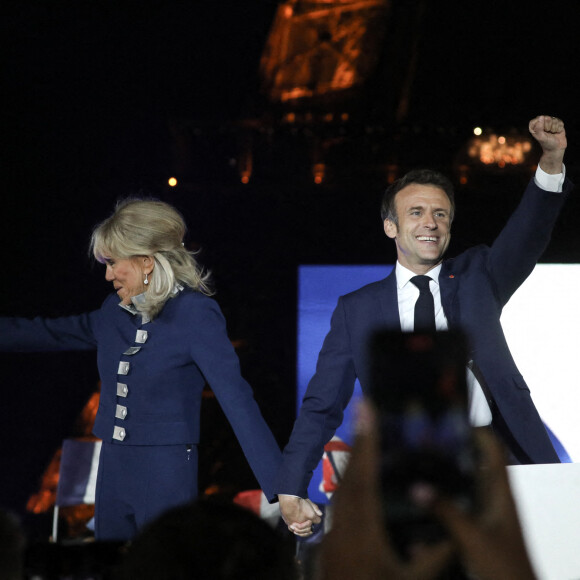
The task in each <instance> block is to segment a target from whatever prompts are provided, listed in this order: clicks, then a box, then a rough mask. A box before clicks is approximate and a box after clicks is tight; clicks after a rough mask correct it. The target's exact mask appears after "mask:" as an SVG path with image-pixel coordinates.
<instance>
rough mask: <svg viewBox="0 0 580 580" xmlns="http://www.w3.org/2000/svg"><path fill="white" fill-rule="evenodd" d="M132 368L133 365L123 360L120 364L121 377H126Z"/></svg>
mask: <svg viewBox="0 0 580 580" xmlns="http://www.w3.org/2000/svg"><path fill="white" fill-rule="evenodd" d="M130 367H131V364H130V363H128V362H126V361H124V360H122V361H121V362H120V363H119V370H118V371H117V372H118V373H119V374H120V375H126V374H127V373H128V372H129V368H130Z"/></svg>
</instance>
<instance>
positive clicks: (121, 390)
mask: <svg viewBox="0 0 580 580" xmlns="http://www.w3.org/2000/svg"><path fill="white" fill-rule="evenodd" d="M128 394H129V387H128V386H127V385H125V384H123V383H117V396H118V397H126V396H127V395H128Z"/></svg>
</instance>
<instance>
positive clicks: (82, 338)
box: [0, 310, 99, 352]
mask: <svg viewBox="0 0 580 580" xmlns="http://www.w3.org/2000/svg"><path fill="white" fill-rule="evenodd" d="M98 318H99V311H98V310H97V311H94V312H90V313H86V314H80V315H78V316H65V317H61V318H41V317H37V318H32V319H28V318H0V351H2V352H58V351H73V350H94V349H95V348H96V347H97V338H96V327H97V325H98Z"/></svg>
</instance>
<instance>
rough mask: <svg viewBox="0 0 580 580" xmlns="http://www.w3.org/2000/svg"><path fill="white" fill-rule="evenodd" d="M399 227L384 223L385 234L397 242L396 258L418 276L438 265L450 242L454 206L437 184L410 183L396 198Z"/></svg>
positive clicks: (390, 222)
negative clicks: (452, 207) (452, 208)
mask: <svg viewBox="0 0 580 580" xmlns="http://www.w3.org/2000/svg"><path fill="white" fill-rule="evenodd" d="M395 208H396V210H397V218H398V222H399V223H398V225H397V224H395V223H394V222H393V221H391V220H390V219H386V220H385V222H384V228H385V233H386V234H387V236H389V238H392V239H394V240H395V244H396V245H397V259H398V260H399V262H400V263H401V265H403V266H405V268H408V269H409V270H411V271H412V272H415V273H416V274H425V273H426V272H428V271H429V270H431V268H433V267H434V266H436V265H437V264H439V262H441V260H442V259H443V254H444V253H445V251H446V250H447V247H448V246H449V241H450V239H451V203H450V201H449V198H448V197H447V194H446V193H445V191H443V190H442V189H441V188H440V187H437V186H435V185H423V184H419V183H411V184H409V185H407V186H406V187H404V188H403V189H401V191H399V192H398V193H397V194H396V196H395Z"/></svg>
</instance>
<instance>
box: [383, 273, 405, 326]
mask: <svg viewBox="0 0 580 580" xmlns="http://www.w3.org/2000/svg"><path fill="white" fill-rule="evenodd" d="M378 290H379V294H378V300H379V303H380V306H381V314H382V317H383V320H384V322H385V325H386V326H387V327H388V328H392V329H393V330H401V319H400V318H399V302H398V298H397V276H396V275H395V268H393V270H392V271H391V273H390V274H389V275H388V276H387V277H386V278H384V279H383V280H381V282H380V284H379V287H378Z"/></svg>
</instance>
